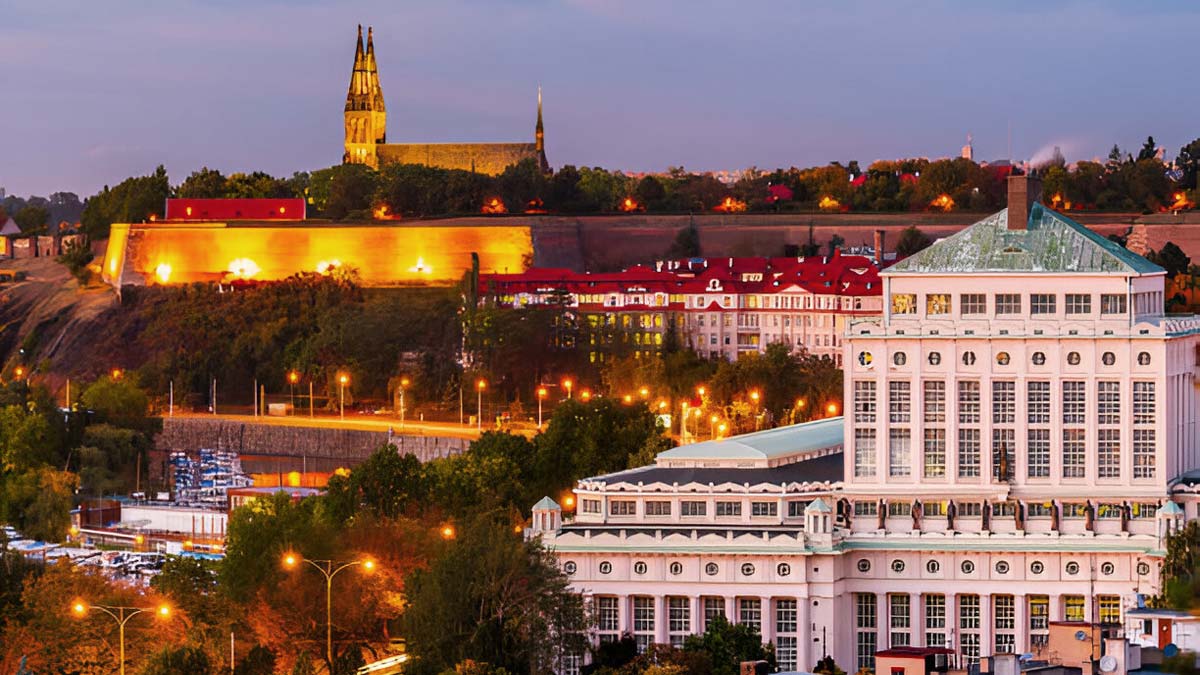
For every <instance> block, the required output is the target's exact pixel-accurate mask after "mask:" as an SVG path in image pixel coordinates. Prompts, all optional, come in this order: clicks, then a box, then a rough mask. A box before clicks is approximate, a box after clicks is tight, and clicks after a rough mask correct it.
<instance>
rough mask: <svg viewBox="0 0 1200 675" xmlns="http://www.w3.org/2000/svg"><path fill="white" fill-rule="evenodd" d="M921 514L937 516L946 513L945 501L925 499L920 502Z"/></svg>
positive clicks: (942, 515)
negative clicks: (925, 500)
mask: <svg viewBox="0 0 1200 675" xmlns="http://www.w3.org/2000/svg"><path fill="white" fill-rule="evenodd" d="M921 515H923V516H930V517H934V516H938V517H944V516H945V515H946V502H938V501H927V502H923V503H922V504H921Z"/></svg>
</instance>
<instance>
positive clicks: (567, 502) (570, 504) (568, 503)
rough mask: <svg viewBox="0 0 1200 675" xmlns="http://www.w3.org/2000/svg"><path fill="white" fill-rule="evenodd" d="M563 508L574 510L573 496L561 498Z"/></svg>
mask: <svg viewBox="0 0 1200 675" xmlns="http://www.w3.org/2000/svg"><path fill="white" fill-rule="evenodd" d="M563 506H564V507H566V508H568V509H573V508H575V495H567V496H565V497H563Z"/></svg>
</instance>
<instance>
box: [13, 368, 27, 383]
mask: <svg viewBox="0 0 1200 675" xmlns="http://www.w3.org/2000/svg"><path fill="white" fill-rule="evenodd" d="M13 377H15V378H17V379H18V380H23V379H25V368H24V367H23V366H17V367H16V368H15V369H13Z"/></svg>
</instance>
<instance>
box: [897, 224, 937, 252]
mask: <svg viewBox="0 0 1200 675" xmlns="http://www.w3.org/2000/svg"><path fill="white" fill-rule="evenodd" d="M932 243H933V242H932V241H930V239H929V237H928V236H926V235H925V233H924V232H922V231H921V230H919V229H917V226H916V225H909V226H908V227H906V228H904V230H903V231H902V232H901V233H900V238H899V239H898V240H897V241H896V255H897V256H898V257H901V258H906V257H908V256H910V255H914V254H916V253H919V252H921V251H923V250H924V249H926V248H928V247H929V245H930V244H932Z"/></svg>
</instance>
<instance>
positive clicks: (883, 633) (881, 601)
mask: <svg viewBox="0 0 1200 675" xmlns="http://www.w3.org/2000/svg"><path fill="white" fill-rule="evenodd" d="M889 609H890V607H888V594H887V593H876V594H875V648H876V649H887V648H888V647H891V646H892V638H891V634H892V632H891V616H892V615H891V612H890V611H888V610H889Z"/></svg>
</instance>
